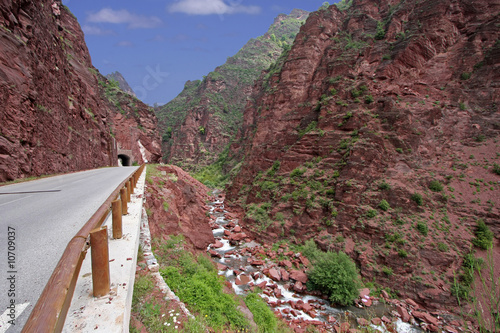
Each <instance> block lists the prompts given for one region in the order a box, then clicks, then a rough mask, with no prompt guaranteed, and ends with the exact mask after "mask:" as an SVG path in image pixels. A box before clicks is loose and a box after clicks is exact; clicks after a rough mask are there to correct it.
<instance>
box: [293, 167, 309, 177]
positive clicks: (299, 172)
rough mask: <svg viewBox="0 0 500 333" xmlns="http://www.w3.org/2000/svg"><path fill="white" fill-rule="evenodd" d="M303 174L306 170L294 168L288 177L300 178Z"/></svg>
mask: <svg viewBox="0 0 500 333" xmlns="http://www.w3.org/2000/svg"><path fill="white" fill-rule="evenodd" d="M305 172H306V169H304V168H296V169H293V170H292V172H291V173H290V177H291V178H295V177H300V176H302V175H303V174H304V173H305Z"/></svg>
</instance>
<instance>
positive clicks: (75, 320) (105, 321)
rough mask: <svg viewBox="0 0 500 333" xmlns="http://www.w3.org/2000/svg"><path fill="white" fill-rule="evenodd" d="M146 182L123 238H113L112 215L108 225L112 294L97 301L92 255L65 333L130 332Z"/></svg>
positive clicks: (134, 197)
mask: <svg viewBox="0 0 500 333" xmlns="http://www.w3.org/2000/svg"><path fill="white" fill-rule="evenodd" d="M145 179H146V172H145V171H144V172H143V173H142V175H141V176H140V178H139V181H138V182H137V187H136V189H135V192H134V194H132V196H131V201H130V202H129V204H128V214H127V215H124V216H123V218H122V224H123V237H122V238H121V239H113V238H112V230H111V224H112V218H111V215H110V216H108V218H107V219H106V221H105V222H104V225H107V226H108V241H109V258H110V263H109V269H110V278H111V292H110V294H109V295H107V296H104V297H100V298H95V297H93V295H92V273H91V259H90V253H88V254H87V256H86V258H85V260H84V262H83V264H82V268H81V270H80V274H79V277H78V281H77V285H76V288H75V293H74V295H73V301H72V302H71V306H70V308H69V311H68V315H67V318H66V322H65V324H64V328H63V332H68V333H69V332H116V333H121V332H128V331H129V325H130V311H131V307H132V295H133V292H134V281H135V270H136V265H137V251H138V248H139V238H140V227H141V215H142V205H143V198H144V183H145Z"/></svg>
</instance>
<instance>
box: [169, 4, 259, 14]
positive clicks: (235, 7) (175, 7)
mask: <svg viewBox="0 0 500 333" xmlns="http://www.w3.org/2000/svg"><path fill="white" fill-rule="evenodd" d="M167 9H168V11H169V12H170V13H185V14H190V15H212V14H218V15H223V14H237V13H243V14H258V13H260V11H261V8H260V7H259V6H244V5H242V4H241V0H240V1H231V2H229V3H226V1H225V0H179V1H177V2H175V3H173V4H171V5H169V6H168V7H167Z"/></svg>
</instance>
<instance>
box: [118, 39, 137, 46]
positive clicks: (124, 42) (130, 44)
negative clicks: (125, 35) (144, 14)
mask: <svg viewBox="0 0 500 333" xmlns="http://www.w3.org/2000/svg"><path fill="white" fill-rule="evenodd" d="M115 45H116V46H120V47H134V43H132V42H131V41H129V40H122V41H120V42H118V43H116V44H115Z"/></svg>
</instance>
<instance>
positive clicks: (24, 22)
mask: <svg viewBox="0 0 500 333" xmlns="http://www.w3.org/2000/svg"><path fill="white" fill-rule="evenodd" d="M0 14H1V15H0V51H1V52H0V101H1V104H2V109H1V110H0V123H1V129H0V182H2V181H7V180H13V179H17V178H24V177H27V176H38V175H41V174H50V173H56V172H68V171H75V170H83V169H89V168H95V167H101V166H109V165H117V163H118V156H117V144H116V142H115V140H114V138H113V135H117V136H118V137H119V140H122V138H123V140H124V142H126V143H129V142H130V141H131V139H130V137H132V136H134V135H135V134H130V133H131V132H130V129H129V127H127V126H132V127H135V128H137V127H138V126H139V124H141V123H139V122H138V123H134V122H130V124H127V126H124V128H123V131H124V132H123V133H122V128H121V127H120V126H117V128H115V124H119V123H120V121H119V119H115V118H116V117H115V116H116V114H117V113H118V114H119V113H120V110H119V108H118V106H116V105H112V104H110V103H109V101H108V99H107V98H106V96H105V92H104V90H105V88H104V85H103V87H101V86H100V85H99V80H100V77H101V76H100V75H99V74H98V72H97V71H96V70H95V68H94V67H93V66H92V63H91V59H90V55H89V52H88V50H87V47H86V45H85V42H84V36H83V32H82V31H81V28H80V25H79V24H78V22H77V20H76V19H75V17H74V16H73V15H72V14H71V13H70V12H69V10H68V9H67V7H65V6H63V5H62V3H61V1H59V0H54V1H53V0H42V1H25V0H13V1H1V2H0ZM127 96H128V95H127ZM128 100H129V102H127V103H126V104H129V103H130V102H132V99H131V98H128ZM134 103H136V104H137V105H140V107H138V109H139V115H142V113H141V111H140V110H142V109H147V107H146V106H145V105H143V104H142V103H141V102H139V101H136V102H134ZM122 109H123V108H122ZM125 113H126V112H125ZM148 113H149V114H150V115H148V116H144V115H142V116H139V117H136V118H135V119H139V121H142V120H143V119H145V118H147V120H144V124H143V128H144V129H146V130H148V131H149V130H150V131H152V132H151V133H149V134H148V135H147V136H148V137H149V138H150V139H149V141H147V140H145V139H144V141H143V139H142V137H143V136H141V135H140V133H139V135H136V136H139V137H141V142H142V145H143V146H144V147H145V150H148V149H151V150H150V152H151V156H150V158H151V160H155V159H156V160H158V159H159V158H160V156H161V151H160V150H159V146H160V139H159V135H158V132H157V130H156V129H154V128H153V127H154V124H155V122H156V120H155V118H154V114H152V113H151V112H149V111H148ZM125 127H126V128H125ZM118 132H120V133H118ZM113 133H114V134H113ZM135 145H138V143H137V142H136V143H135ZM154 145H157V146H158V149H157V148H156V147H153V146H154ZM137 150H139V149H137ZM146 155H147V154H146ZM141 156H142V154H141V155H137V158H135V160H136V161H138V162H140V161H142V160H141ZM153 156H154V157H153Z"/></svg>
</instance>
